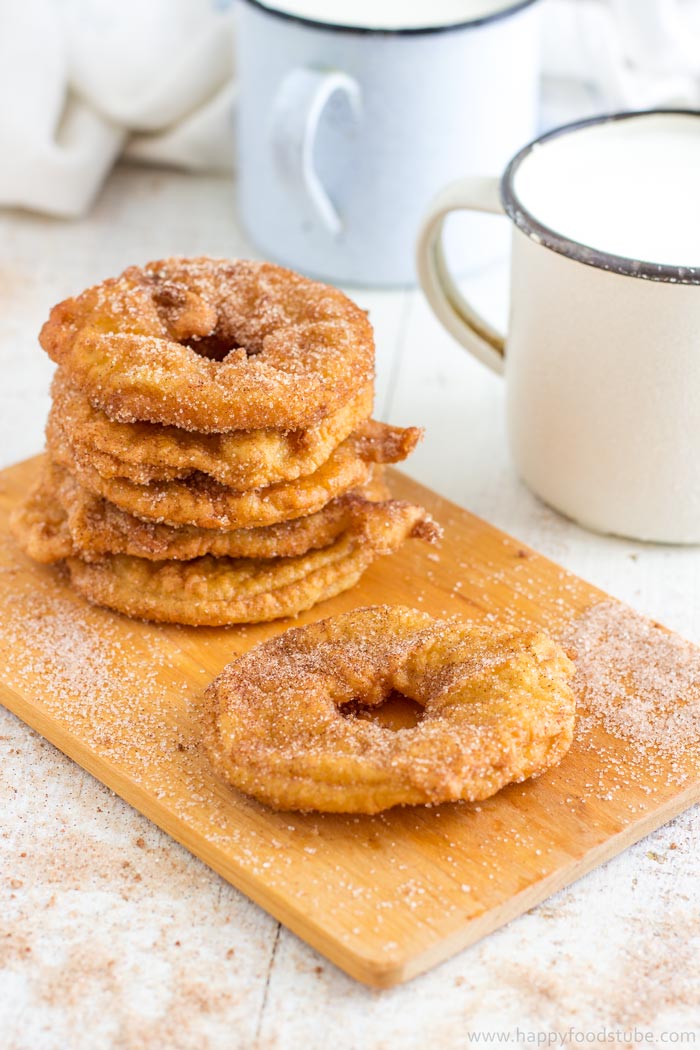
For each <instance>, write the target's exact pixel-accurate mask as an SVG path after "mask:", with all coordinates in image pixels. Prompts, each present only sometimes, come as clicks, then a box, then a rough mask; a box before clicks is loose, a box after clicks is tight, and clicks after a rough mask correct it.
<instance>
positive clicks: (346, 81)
mask: <svg viewBox="0 0 700 1050" xmlns="http://www.w3.org/2000/svg"><path fill="white" fill-rule="evenodd" d="M338 91H340V92H342V93H343V94H344V95H345V97H346V98H347V100H348V102H349V104H350V108H351V111H352V114H353V117H354V118H355V120H359V117H360V113H361V100H362V96H361V92H360V85H359V84H358V83H357V81H356V80H354V79H353V77H351V76H348V74H347V73H341V72H339V71H338V70H322V69H311V68H301V69H294V70H292V72H291V73H289V74H288V75H287V76H286V77H285V78H284V80H283V81H282V83H281V85H280V88H279V91H278V92H277V96H276V98H275V101H274V104H273V118H272V151H273V155H274V158H275V161H276V163H277V167H278V169H279V171H280V173H281V175H282V177H283V178H284V180H285V181H286V182H287V184H288V185H289V186H290V187H291V189H292V190H293V191H294V192H295V193H297V194H298V195H299V196H303V197H305V198H307V199H308V200H309V201H310V202H311V205H312V207H313V209H314V211H315V212H316V214H317V215H318V217H319V219H320V220H321V223H322V224H323V226H324V227H325V228H326V230H328V232H329V233H330V234H333V235H334V236H337V235H338V234H339V233H341V232H342V229H343V220H342V218H341V216H340V215H339V214H338V211H337V209H336V207H335V205H334V204H333V202H332V201H331V199H330V197H329V196H328V193H327V192H326V189H325V187H324V185H323V183H322V182H321V180H320V178H319V176H318V173H317V171H316V168H315V167H314V145H315V142H316V134H317V132H318V127H319V124H320V122H321V117H322V116H323V111H324V110H325V108H326V105H327V104H328V101H329V100H330V98H331V97H332V96H333V95H335V94H336V92H338Z"/></svg>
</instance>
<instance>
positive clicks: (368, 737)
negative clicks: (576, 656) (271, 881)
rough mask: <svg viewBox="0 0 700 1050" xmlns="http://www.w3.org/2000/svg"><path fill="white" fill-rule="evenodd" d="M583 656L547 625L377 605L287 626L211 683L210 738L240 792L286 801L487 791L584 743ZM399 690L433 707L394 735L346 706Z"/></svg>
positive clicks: (375, 800)
mask: <svg viewBox="0 0 700 1050" xmlns="http://www.w3.org/2000/svg"><path fill="white" fill-rule="evenodd" d="M572 672H573V664H572V663H571V661H570V660H569V659H568V657H567V656H566V654H565V653H564V651H563V650H562V649H561V648H560V647H559V646H558V645H557V644H556V643H555V642H553V641H552V640H551V639H550V638H549V637H547V635H545V634H543V633H542V632H541V631H538V630H526V631H522V630H516V629H509V628H494V627H493V626H482V625H477V624H470V623H464V622H461V623H460V622H457V621H456V620H434V619H433V618H432V617H430V616H428V615H426V614H424V613H419V612H415V611H414V610H412V609H408V608H402V607H399V606H394V607H392V606H375V607H371V608H365V609H355V610H353V611H352V612H349V613H345V614H344V615H341V616H336V617H333V618H331V619H327V620H322V621H320V622H318V623H314V624H310V625H309V626H306V627H299V628H296V629H295V630H289V631H286V632H285V633H284V634H281V635H278V636H277V637H275V638H272V639H270V640H269V641H266V642H263V643H262V644H261V645H258V646H256V647H255V648H254V649H251V650H250V651H249V652H247V653H245V654H244V655H243V656H240V657H238V658H237V659H236V660H234V661H233V662H232V663H230V664H229V665H228V667H226V668H225V669H224V671H223V672H222V673H221V674H220V675H219V677H218V678H217V679H216V680H215V681H214V682H213V683H212V685H211V686H210V687H209V689H208V690H207V693H206V696H205V699H206V702H207V703H208V705H209V709H208V714H206V715H205V721H206V723H207V724H206V726H205V740H206V745H207V748H208V751H209V754H210V757H211V760H212V762H213V765H214V766H215V767H216V769H217V770H218V771H219V772H220V773H221V774H222V775H223V776H224V777H225V779H226V780H227V781H228V782H229V783H230V784H232V785H233V786H234V787H236V788H238V789H240V790H241V791H244V792H245V793H246V794H249V795H253V796H254V797H255V798H257V799H259V800H260V801H262V802H265V803H267V804H268V805H270V806H273V807H274V808H276V809H295V810H325V811H329V812H340V813H377V812H379V811H380V810H383V809H388V808H389V807H391V806H397V805H414V804H417V803H433V804H434V803H440V802H449V801H454V800H456V799H465V800H469V801H477V800H479V799H484V798H488V797H489V796H490V795H493V794H494V793H495V792H496V791H499V790H500V789H501V788H502V787H504V786H505V785H506V784H510V783H512V782H519V781H522V780H526V779H527V778H528V777H535V776H538V775H539V774H541V773H543V772H544V771H545V770H546V769H548V768H549V767H550V766H553V765H555V764H556V763H558V762H559V761H560V760H561V759H562V757H563V756H564V755H565V754H566V752H567V750H568V749H569V746H570V744H571V740H572V735H573V727H574V717H575V701H574V696H573V693H572V691H571V689H570V688H569V686H568V678H569V676H570V675H571V674H572ZM393 691H398V692H399V693H402V694H403V695H404V696H407V697H410V698H411V699H412V700H414V701H416V702H417V703H419V704H420V705H421V707H422V708H423V716H422V719H421V720H420V721H419V722H418V724H417V725H416V726H415V727H413V728H406V729H400V730H392V729H388V728H385V727H382V726H380V725H378V724H377V723H375V722H373V721H370V720H368V719H364V718H362V717H357V716H354V717H344V715H343V713H342V710H343V708H344V705H349V704H350V703H351V702H359V703H360V704H362V705H364V706H365V707H367V708H372V707H377V706H378V705H380V704H381V703H382V702H383V701H384V700H385V699H386V698H387V696H388V695H389V694H391V693H392V692H393Z"/></svg>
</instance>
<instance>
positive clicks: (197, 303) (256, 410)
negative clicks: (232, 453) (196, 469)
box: [39, 258, 374, 433]
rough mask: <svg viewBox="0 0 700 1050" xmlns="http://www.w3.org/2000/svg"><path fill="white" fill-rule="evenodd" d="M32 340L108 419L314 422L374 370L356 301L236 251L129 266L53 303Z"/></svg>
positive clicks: (217, 424) (204, 427) (293, 426)
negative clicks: (237, 256) (230, 256)
mask: <svg viewBox="0 0 700 1050" xmlns="http://www.w3.org/2000/svg"><path fill="white" fill-rule="evenodd" d="M39 341H40V343H41V345H42V346H43V348H44V349H45V350H46V352H47V353H48V354H49V356H50V357H51V359H52V360H53V361H56V362H57V364H59V365H62V366H63V367H64V368H65V370H66V372H67V373H68V375H69V376H70V378H71V381H72V382H74V383H75V384H76V385H77V386H79V387H80V389H81V390H83V391H84V392H85V394H86V395H87V396H88V397H89V399H90V401H91V402H92V403H93V404H95V405H98V406H99V407H100V408H102V409H104V411H105V412H106V413H107V414H108V415H109V416H110V417H111V418H112V419H116V420H119V421H121V422H127V423H131V422H134V421H135V420H148V421H150V422H152V423H162V424H166V425H168V426H176V427H181V428H183V429H185V430H196V431H200V432H202V433H211V432H222V431H227V430H253V429H259V428H263V427H270V428H275V429H284V430H297V429H307V428H309V427H314V426H316V425H317V424H318V423H319V422H320V420H321V419H322V418H323V417H324V416H325V415H327V414H328V413H331V412H335V411H336V410H337V409H339V408H340V407H341V406H342V405H343V404H344V403H345V402H347V401H348V399H349V398H350V397H351V396H352V395H353V393H354V392H356V391H357V390H358V389H360V388H361V387H363V386H365V385H366V384H367V383H369V382H371V380H372V378H373V374H374V340H373V337H372V326H371V325H370V323H369V321H368V319H367V316H366V314H365V313H364V311H363V310H361V309H360V308H359V307H358V306H356V305H355V304H354V303H353V302H351V301H350V300H349V299H348V298H347V296H345V295H343V293H342V292H340V291H338V290H337V289H335V288H331V287H329V286H328V285H325V284H320V283H318V282H317V281H310V280H308V279H307V278H304V277H301V276H300V275H299V274H296V273H293V272H292V271H291V270H285V269H282V267H280V266H273V265H272V264H271V263H259V262H249V261H244V260H237V261H229V260H223V259H219V260H217V259H208V258H198V259H181V258H173V259H163V260H160V261H157V262H152V263H147V264H146V266H144V267H137V266H130V267H129V268H128V269H127V270H125V271H124V273H122V274H121V276H120V277H116V278H110V279H109V280H106V281H103V282H102V284H98V285H96V286H95V287H93V288H88V289H87V290H86V291H84V292H83V293H82V294H81V295H79V296H77V297H76V298H71V299H66V300H64V301H63V302H62V303H59V304H58V305H57V306H54V308H53V310H52V311H51V314H50V316H49V319H48V321H47V322H46V323H45V325H44V326H43V328H42V330H41V334H40V336H39Z"/></svg>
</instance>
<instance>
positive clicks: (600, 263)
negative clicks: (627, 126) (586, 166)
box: [501, 109, 700, 284]
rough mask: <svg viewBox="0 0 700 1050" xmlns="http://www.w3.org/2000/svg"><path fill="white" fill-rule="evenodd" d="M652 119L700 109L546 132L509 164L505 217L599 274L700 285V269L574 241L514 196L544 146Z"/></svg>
mask: <svg viewBox="0 0 700 1050" xmlns="http://www.w3.org/2000/svg"><path fill="white" fill-rule="evenodd" d="M651 116H684V117H688V116H689V117H700V110H698V109H637V110H624V111H621V112H618V113H606V114H603V115H602V116H599V117H589V118H588V119H586V120H576V121H573V122H572V123H571V124H562V125H561V127H557V128H553V129H552V130H551V131H547V132H546V133H545V134H544V135H540V136H539V138H536V139H533V141H532V142H529V143H528V144H527V146H524V147H523V148H522V149H521V150H520V151H519V152H518V153H516V155H515V156H514V157H513V159H512V160H511V161H510V163H509V164H508V167H507V168H506V170H505V172H504V173H503V177H502V179H501V202H502V204H503V207H504V209H505V211H506V214H507V215H508V216H509V218H510V219H512V221H513V222H514V223H515V225H516V226H517V227H518V229H519V230H522V232H523V233H524V234H526V235H527V236H528V237H529V238H530V239H531V240H533V241H536V242H537V243H538V244H542V245H544V246H545V247H546V248H550V249H551V250H552V251H553V252H557V253H558V254H559V255H565V256H567V258H569V259H574V260H575V261H576V262H581V263H585V264H586V265H587V266H595V267H596V268H597V269H599V270H607V271H609V272H611V273H616V274H621V275H622V276H624V277H640V278H642V279H643V280H646V281H665V282H667V283H668V284H700V265H698V266H671V265H668V264H664V263H651V262H645V261H643V260H638V259H630V258H627V257H626V256H624V255H613V254H612V253H611V252H604V251H599V250H598V249H597V248H591V247H590V246H589V245H586V244H581V243H580V242H579V241H575V240H572V238H570V237H566V236H565V235H564V234H562V233H558V232H557V231H556V230H553V229H552V228H551V227H549V226H545V225H544V224H543V223H541V222H540V221H539V220H538V219H537V218H535V216H534V215H533V214H532V212H530V211H528V209H527V208H526V207H525V205H524V204H523V203H522V201H521V200H520V199H519V197H518V196H517V194H516V192H515V188H514V180H515V176H516V174H517V172H518V169H519V167H520V165H521V164H522V163H523V161H524V160H525V159H526V158H527V157H528V156H529V155H530V154H531V153H532V152H533V150H535V149H537V147H538V146H540V145H541V144H542V143H546V142H549V141H550V139H555V138H559V136H561V135H565V134H567V133H568V132H571V131H578V130H579V129H581V128H587V127H591V126H592V125H595V124H608V123H612V122H613V121H617V120H632V119H635V118H639V117H651Z"/></svg>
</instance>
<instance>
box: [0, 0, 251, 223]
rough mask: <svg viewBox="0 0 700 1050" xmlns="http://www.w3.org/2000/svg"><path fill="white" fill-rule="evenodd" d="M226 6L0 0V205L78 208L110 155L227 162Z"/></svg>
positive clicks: (178, 1)
mask: <svg viewBox="0 0 700 1050" xmlns="http://www.w3.org/2000/svg"><path fill="white" fill-rule="evenodd" d="M231 20H232V13H231V10H230V8H229V6H228V5H224V4H221V3H220V4H218V5H217V4H215V3H213V2H212V3H208V2H207V0H117V2H115V0H2V3H1V4H0V204H7V205H20V206H23V207H27V208H33V209H36V210H39V211H45V212H49V213H51V214H54V215H66V216H68V215H79V214H81V213H82V212H84V211H85V210H86V209H87V208H88V207H89V205H90V204H91V202H92V200H93V198H94V196H95V194H96V192H97V191H98V189H99V187H100V186H101V184H102V182H103V180H104V178H105V176H106V175H107V173H108V172H109V170H110V168H111V167H112V165H113V164H114V162H115V160H116V158H117V157H118V156H119V155H120V154H122V153H124V152H125V153H126V155H127V156H132V157H135V158H138V159H139V160H142V161H150V162H156V163H170V164H177V165H180V166H184V167H188V168H192V169H209V170H211V169H217V168H230V167H231V165H232V163H233V135H232V128H231V124H232V110H233V93H234V85H233V41H232V22H231Z"/></svg>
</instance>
